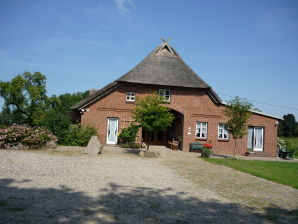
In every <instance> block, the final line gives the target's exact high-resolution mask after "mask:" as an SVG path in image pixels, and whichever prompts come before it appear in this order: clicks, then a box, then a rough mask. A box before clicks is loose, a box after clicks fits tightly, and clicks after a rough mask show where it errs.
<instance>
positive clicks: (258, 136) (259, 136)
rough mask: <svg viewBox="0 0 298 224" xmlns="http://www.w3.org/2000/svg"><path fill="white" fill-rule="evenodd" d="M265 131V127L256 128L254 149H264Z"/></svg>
mask: <svg viewBox="0 0 298 224" xmlns="http://www.w3.org/2000/svg"><path fill="white" fill-rule="evenodd" d="M263 133H264V129H263V128H259V127H256V128H254V151H263Z"/></svg>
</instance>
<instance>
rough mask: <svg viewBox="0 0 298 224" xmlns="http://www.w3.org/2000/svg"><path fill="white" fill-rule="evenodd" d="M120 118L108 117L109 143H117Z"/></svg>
mask: <svg viewBox="0 0 298 224" xmlns="http://www.w3.org/2000/svg"><path fill="white" fill-rule="evenodd" d="M117 133H118V118H108V130H107V144H113V145H115V144H117Z"/></svg>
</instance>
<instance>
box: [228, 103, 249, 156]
mask: <svg viewBox="0 0 298 224" xmlns="http://www.w3.org/2000/svg"><path fill="white" fill-rule="evenodd" d="M252 107H253V105H252V104H251V103H249V102H248V101H246V100H245V99H241V98H239V97H235V98H234V99H233V100H231V101H230V102H229V103H228V106H227V108H226V109H225V111H224V113H225V115H226V116H227V117H228V118H229V121H228V131H229V133H230V134H231V135H232V136H233V139H234V141H235V145H234V152H233V158H235V154H236V148H237V140H238V139H241V138H243V136H244V135H245V134H246V132H247V121H248V119H249V118H250V116H251V112H250V111H251V110H252Z"/></svg>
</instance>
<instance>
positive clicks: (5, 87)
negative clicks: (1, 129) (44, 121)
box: [0, 72, 47, 125]
mask: <svg viewBox="0 0 298 224" xmlns="http://www.w3.org/2000/svg"><path fill="white" fill-rule="evenodd" d="M0 96H1V97H3V98H4V108H5V113H4V116H6V117H7V118H9V119H8V121H7V122H8V123H9V125H11V124H13V123H19V124H20V123H26V124H29V125H35V124H37V123H38V121H39V120H40V119H41V118H43V116H44V114H45V111H46V100H47V96H46V77H45V76H44V75H43V74H41V73H40V72H34V73H33V74H31V73H30V72H24V73H23V74H21V75H17V76H16V77H14V78H13V79H12V80H11V81H8V82H3V81H0ZM1 115H3V113H1ZM2 119H3V118H2Z"/></svg>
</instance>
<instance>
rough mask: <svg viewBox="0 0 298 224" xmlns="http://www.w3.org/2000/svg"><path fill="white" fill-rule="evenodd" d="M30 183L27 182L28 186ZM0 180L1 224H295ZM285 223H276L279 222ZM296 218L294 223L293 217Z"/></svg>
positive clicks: (136, 193)
mask: <svg viewBox="0 0 298 224" xmlns="http://www.w3.org/2000/svg"><path fill="white" fill-rule="evenodd" d="M26 181H30V180H26ZM16 183H20V184H22V182H18V181H15V180H13V179H2V180H0V223H63V224H73V223H103V224H109V223H267V222H268V219H265V217H266V218H269V219H270V220H273V221H276V222H277V223H295V222H297V220H295V217H294V215H295V214H294V213H295V212H296V213H297V210H296V211H287V210H284V209H281V208H277V207H274V206H272V207H270V208H267V209H266V214H265V215H263V216H261V215H259V214H256V213H254V212H252V211H251V209H249V208H246V207H242V206H241V205H239V204H234V203H221V202H218V201H208V202H206V201H200V200H198V199H196V198H192V197H187V196H186V195H185V193H183V192H180V193H179V194H173V193H171V189H170V188H168V189H152V188H141V187H135V188H134V187H127V186H121V185H117V184H112V183H111V184H109V187H108V188H106V189H100V192H99V193H100V194H101V196H99V197H97V198H96V197H95V198H93V197H89V196H87V195H85V194H84V193H82V192H75V191H72V190H71V189H69V188H67V187H65V186H61V189H53V188H45V189H42V188H41V189H37V188H25V187H24V188H20V187H15V186H13V185H14V184H16ZM283 215H286V217H283V218H282V219H280V220H278V217H282V216H283ZM296 218H297V217H296Z"/></svg>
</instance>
